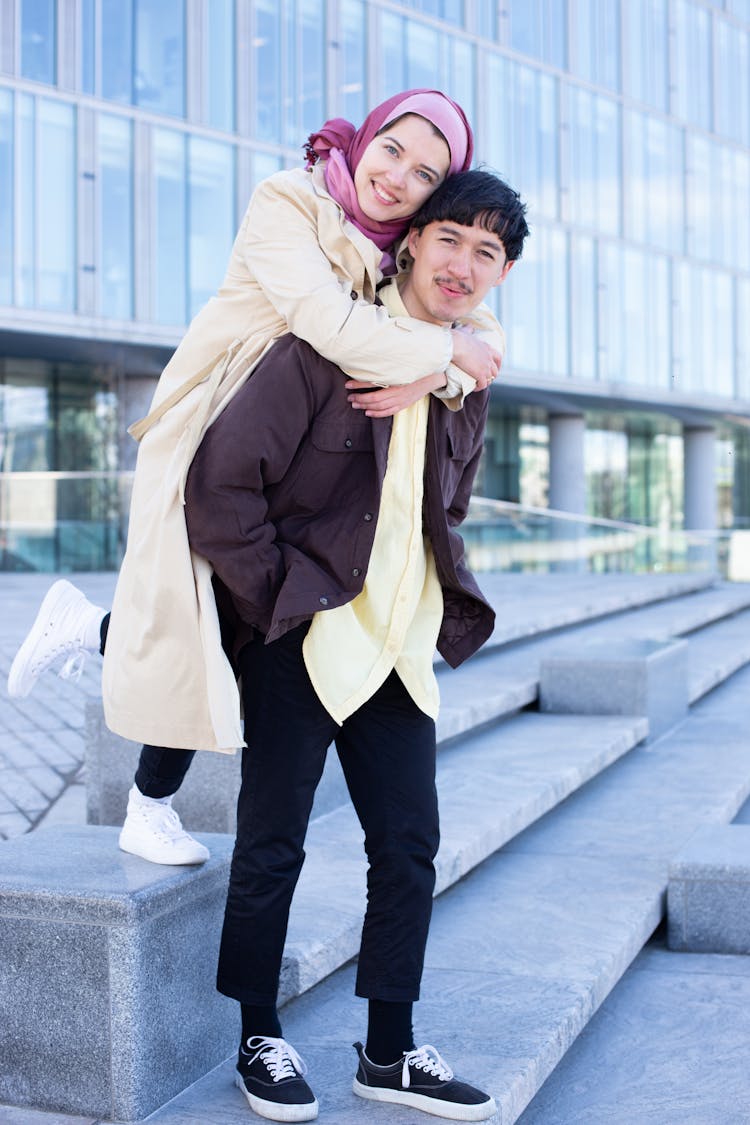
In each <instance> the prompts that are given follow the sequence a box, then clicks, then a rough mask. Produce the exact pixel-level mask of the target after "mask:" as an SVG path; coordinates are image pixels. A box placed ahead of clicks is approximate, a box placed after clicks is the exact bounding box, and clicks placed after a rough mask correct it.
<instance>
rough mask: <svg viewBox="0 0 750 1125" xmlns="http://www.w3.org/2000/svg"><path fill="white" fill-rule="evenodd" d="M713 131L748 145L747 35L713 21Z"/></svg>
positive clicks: (749, 57)
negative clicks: (714, 97)
mask: <svg viewBox="0 0 750 1125" xmlns="http://www.w3.org/2000/svg"><path fill="white" fill-rule="evenodd" d="M716 28H717V35H716V54H717V66H716V131H717V133H723V134H724V136H726V137H730V138H731V139H732V140H733V141H737V142H738V143H739V144H744V145H748V144H750V36H748V33H747V32H746V31H741V30H740V28H738V27H736V26H735V25H734V24H730V23H728V22H727V21H726V20H717V21H716Z"/></svg>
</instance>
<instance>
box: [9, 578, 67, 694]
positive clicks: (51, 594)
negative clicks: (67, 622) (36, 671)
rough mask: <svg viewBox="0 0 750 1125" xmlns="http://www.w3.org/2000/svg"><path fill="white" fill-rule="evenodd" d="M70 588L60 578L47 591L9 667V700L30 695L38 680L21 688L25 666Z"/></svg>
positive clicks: (34, 678)
mask: <svg viewBox="0 0 750 1125" xmlns="http://www.w3.org/2000/svg"><path fill="white" fill-rule="evenodd" d="M71 588H72V587H71V584H70V582H66V581H65V579H64V578H60V579H58V581H57V582H53V583H52V585H51V586H50V588H49V590H48V591H47V593H46V594H45V595H44V598H43V599H42V604H41V605H40V606H39V612H38V613H37V615H36V617H35V618H34V624H33V625H32V626H31V628H30V629H29V631H28V633H27V634H26V639H25V640H24V642H23V644H22V645H21V647H20V648H19V650H18V652H17V653H16V655H15V657H14V659H13V663H12V664H11V666H10V672H9V673H8V695H9V696H10V697H11V699H25V698H26V696H27V695H31V692H32V691H33V690H34V688H35V686H36V682H37V680H38V679H39V677H38V676H34V677H33V678H32V680H31V683H30V684H28V685H27V686H26V690H25V691H24V690H23V688H22V686H21V685H22V683H23V680H24V674H25V672H26V666H27V665H28V664H29V663H30V662H31V661H32V660H33V658H34V650H35V649H36V647H37V645H38V644H39V641H40V640H41V636H42V634H43V628H42V627H43V625H44V624H45V623H46V622H47V621H48V620H49V619H50V617H53V616H54V615H55V614H56V613H57V606H58V604H59V602H60V599H61V598H62V597H63V595H65V596H66V597H67V596H68V589H71Z"/></svg>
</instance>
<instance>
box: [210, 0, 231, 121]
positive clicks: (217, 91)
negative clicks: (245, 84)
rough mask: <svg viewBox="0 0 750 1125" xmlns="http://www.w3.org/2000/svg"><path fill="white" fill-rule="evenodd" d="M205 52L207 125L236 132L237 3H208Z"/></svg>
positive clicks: (226, 0) (213, 0)
mask: <svg viewBox="0 0 750 1125" xmlns="http://www.w3.org/2000/svg"><path fill="white" fill-rule="evenodd" d="M205 18H206V22H205V32H204V50H205V58H206V92H207V93H206V101H207V119H208V124H209V125H213V126H214V127H215V128H216V129H225V130H226V131H227V132H229V131H231V130H232V129H234V89H235V63H234V47H235V26H234V0H207V4H206V8H205Z"/></svg>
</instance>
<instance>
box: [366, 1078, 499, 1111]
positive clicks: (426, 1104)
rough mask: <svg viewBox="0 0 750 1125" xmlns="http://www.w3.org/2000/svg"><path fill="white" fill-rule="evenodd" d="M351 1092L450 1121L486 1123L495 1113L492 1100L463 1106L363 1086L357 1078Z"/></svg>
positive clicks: (372, 1100)
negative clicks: (419, 1110)
mask: <svg viewBox="0 0 750 1125" xmlns="http://www.w3.org/2000/svg"><path fill="white" fill-rule="evenodd" d="M352 1090H353V1091H354V1093H355V1094H357V1095H358V1097H360V1098H367V1099H368V1100H369V1101H371V1102H392V1103H394V1104H395V1105H410V1106H412V1107H413V1108H414V1109H421V1110H423V1111H424V1112H425V1113H431V1114H432V1115H433V1116H434V1117H448V1118H450V1120H451V1121H487V1120H488V1118H490V1117H494V1115H495V1114H496V1113H497V1106H496V1105H495V1100H494V1098H489V1099H488V1100H487V1101H486V1102H479V1104H478V1105H464V1104H462V1103H461V1102H441V1101H439V1100H438V1099H437V1098H430V1097H428V1096H427V1095H426V1094H414V1093H412V1092H411V1090H387V1089H384V1088H383V1087H381V1086H363V1085H362V1083H361V1082H360V1081H359V1079H358V1078H355V1079H354V1082H353V1083H352Z"/></svg>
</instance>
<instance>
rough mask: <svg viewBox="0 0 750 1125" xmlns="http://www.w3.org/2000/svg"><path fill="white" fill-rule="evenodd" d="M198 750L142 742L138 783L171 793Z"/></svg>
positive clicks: (156, 793) (105, 623)
mask: <svg viewBox="0 0 750 1125" xmlns="http://www.w3.org/2000/svg"><path fill="white" fill-rule="evenodd" d="M109 618H110V615H109V614H108V613H107V614H105V615H104V617H103V618H102V624H101V629H100V644H99V651H100V653H101V654H102V656H104V648H105V646H106V644H107V632H108V630H109ZM194 754H195V750H176V749H174V748H173V747H166V746H148V745H146V746H143V747H142V748H141V754H140V757H139V759H138V768H137V770H136V771H135V783H136V785H137V786H138V788H139V789H140V791H141V793H143V795H144V797H171V796H172V795H173V794H174V793H176V792H177V790H178V789H179V788H180V786H181V785H182V782H183V780H184V777H185V774H186V773H187V771H188V770H189V769H190V763H191V762H192V760H193V755H194Z"/></svg>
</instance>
